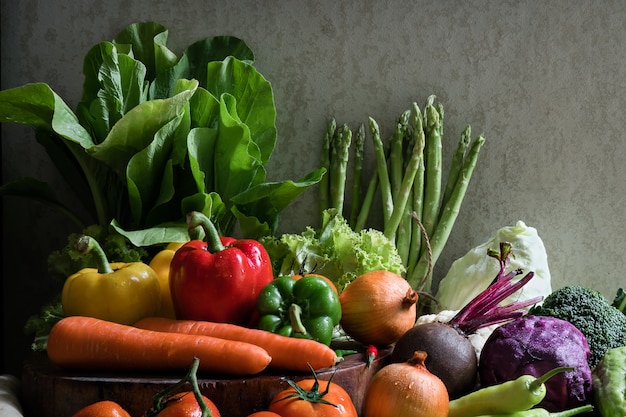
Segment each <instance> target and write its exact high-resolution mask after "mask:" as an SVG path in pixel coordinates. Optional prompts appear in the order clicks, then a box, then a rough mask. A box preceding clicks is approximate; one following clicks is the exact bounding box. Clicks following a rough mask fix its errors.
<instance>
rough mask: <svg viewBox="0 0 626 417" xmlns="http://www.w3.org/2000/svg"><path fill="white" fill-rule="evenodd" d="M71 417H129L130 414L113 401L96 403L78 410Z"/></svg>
mask: <svg viewBox="0 0 626 417" xmlns="http://www.w3.org/2000/svg"><path fill="white" fill-rule="evenodd" d="M72 417H130V414H128V412H127V411H126V410H124V409H123V408H122V406H121V405H119V404H118V403H116V402H114V401H107V400H105V401H98V402H95V403H93V404H89V405H88V406H86V407H83V408H81V409H80V410H78V411H77V412H76V413H75V414H74V415H73V416H72Z"/></svg>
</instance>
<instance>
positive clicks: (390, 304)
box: [339, 271, 418, 346]
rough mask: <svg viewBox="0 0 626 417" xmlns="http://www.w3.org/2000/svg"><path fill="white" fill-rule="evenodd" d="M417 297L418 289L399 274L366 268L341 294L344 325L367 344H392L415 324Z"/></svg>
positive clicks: (345, 329)
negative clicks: (368, 270) (367, 270)
mask: <svg viewBox="0 0 626 417" xmlns="http://www.w3.org/2000/svg"><path fill="white" fill-rule="evenodd" d="M417 300H418V295H417V293H416V292H415V291H414V290H413V289H412V288H411V285H410V284H409V283H408V282H407V280H405V279H404V278H402V277H401V276H400V275H398V274H395V273H393V272H390V271H372V272H367V273H365V274H363V275H360V276H358V277H357V278H356V279H355V280H353V281H352V282H351V283H350V284H348V286H347V287H346V288H345V289H344V290H343V291H342V293H341V295H340V296H339V301H340V303H341V311H342V317H341V327H342V328H343V330H344V331H345V332H346V334H347V335H348V336H350V337H352V338H353V339H355V340H357V341H359V342H361V343H363V344H365V345H375V346H387V345H391V344H393V343H395V342H396V341H397V340H398V339H400V337H401V336H402V335H403V334H404V333H405V332H406V331H407V330H409V329H411V328H412V327H413V326H414V325H415V320H416V303H417Z"/></svg>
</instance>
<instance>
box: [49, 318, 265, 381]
mask: <svg viewBox="0 0 626 417" xmlns="http://www.w3.org/2000/svg"><path fill="white" fill-rule="evenodd" d="M48 357H49V358H50V360H51V361H52V363H54V364H56V365H57V366H60V367H62V368H70V369H79V370H87V371H95V370H110V371H165V370H180V371H182V370H186V369H187V368H189V366H190V365H191V362H192V361H193V358H194V357H197V358H198V359H199V360H200V364H199V369H200V370H203V371H208V372H215V373H221V374H230V375H253V374H257V373H259V372H261V371H262V370H264V369H265V368H266V367H267V365H268V364H269V363H270V361H271V359H272V358H271V356H269V354H268V353H267V352H266V351H265V350H264V349H263V348H260V347H259V346H256V345H253V344H250V343H243V342H235V341H232V340H225V339H219V338H216V337H209V336H197V335H185V334H174V333H160V332H156V331H151V330H144V329H138V328H137V327H133V326H126V325H123V324H118V323H113V322H110V321H105V320H100V319H95V318H92V317H83V316H70V317H66V318H64V319H62V320H61V321H59V322H58V323H56V324H55V325H54V327H53V328H52V330H51V332H50V335H49V337H48Z"/></svg>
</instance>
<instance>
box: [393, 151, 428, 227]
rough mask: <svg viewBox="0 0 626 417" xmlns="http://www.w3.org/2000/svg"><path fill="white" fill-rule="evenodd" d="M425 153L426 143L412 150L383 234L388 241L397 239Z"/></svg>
mask: <svg viewBox="0 0 626 417" xmlns="http://www.w3.org/2000/svg"><path fill="white" fill-rule="evenodd" d="M423 152H424V143H423V142H422V141H415V142H414V145H413V148H412V149H411V154H410V158H409V162H408V165H407V169H406V172H405V173H404V176H403V178H402V183H401V185H400V188H399V190H398V192H397V194H396V198H395V200H394V202H393V211H392V213H391V216H390V217H389V221H388V222H387V224H385V228H384V231H383V234H384V235H385V236H386V237H387V238H388V239H393V238H394V237H395V235H396V233H397V231H398V226H399V225H400V220H401V218H402V216H403V215H404V214H405V208H406V205H407V201H408V200H409V196H410V195H411V193H410V192H411V189H412V188H413V181H414V180H415V176H416V175H417V171H418V169H419V165H420V162H421V160H422V157H423Z"/></svg>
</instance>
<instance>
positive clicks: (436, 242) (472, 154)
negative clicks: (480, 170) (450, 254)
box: [407, 135, 485, 290]
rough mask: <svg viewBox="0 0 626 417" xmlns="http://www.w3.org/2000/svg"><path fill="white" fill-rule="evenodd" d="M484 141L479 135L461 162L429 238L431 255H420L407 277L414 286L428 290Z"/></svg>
mask: <svg viewBox="0 0 626 417" xmlns="http://www.w3.org/2000/svg"><path fill="white" fill-rule="evenodd" d="M484 143H485V138H484V136H482V135H480V136H479V137H478V138H477V139H476V140H475V141H474V143H473V144H472V147H471V149H470V151H469V154H468V156H467V158H466V160H465V161H464V163H463V169H462V170H461V173H460V175H459V177H458V179H457V182H456V185H455V187H454V191H453V192H452V195H451V197H450V200H449V201H448V204H446V206H445V207H444V208H443V210H442V212H441V217H440V219H439V222H438V224H437V228H436V230H435V233H433V235H432V237H431V239H430V247H431V250H432V257H429V256H421V257H420V259H419V261H418V262H417V265H416V267H415V269H414V270H413V272H412V274H411V276H408V277H407V279H408V281H409V283H410V284H411V286H413V287H414V288H419V289H424V290H430V285H431V281H432V275H431V274H430V273H429V271H431V270H432V265H434V264H435V263H436V262H437V259H438V258H439V255H441V252H442V251H443V248H444V246H445V244H446V243H447V240H448V237H449V236H450V232H451V231H452V228H453V226H454V222H455V221H456V218H457V216H458V214H459V211H460V208H461V203H462V202H463V198H464V197H465V193H466V191H467V187H468V185H469V182H470V178H471V176H472V173H473V171H474V168H475V167H476V161H477V160H478V154H479V152H480V149H481V148H482V146H483V144H484ZM422 252H424V251H422Z"/></svg>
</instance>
